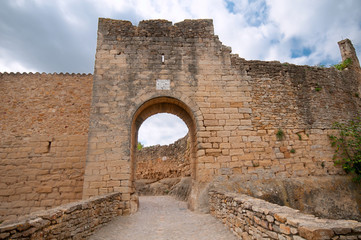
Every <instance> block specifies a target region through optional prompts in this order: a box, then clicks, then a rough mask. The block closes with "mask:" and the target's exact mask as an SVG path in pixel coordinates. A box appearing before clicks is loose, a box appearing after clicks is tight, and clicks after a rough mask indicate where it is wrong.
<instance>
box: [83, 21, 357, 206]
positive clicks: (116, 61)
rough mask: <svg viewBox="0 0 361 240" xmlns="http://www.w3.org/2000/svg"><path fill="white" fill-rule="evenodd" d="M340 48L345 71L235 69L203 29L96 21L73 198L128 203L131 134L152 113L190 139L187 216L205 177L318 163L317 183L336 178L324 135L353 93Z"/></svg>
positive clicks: (301, 169) (303, 169)
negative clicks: (80, 182) (78, 194)
mask: <svg viewBox="0 0 361 240" xmlns="http://www.w3.org/2000/svg"><path fill="white" fill-rule="evenodd" d="M340 46H343V47H344V48H347V49H348V50H347V51H346V50H344V51H342V55H343V57H344V58H346V57H351V58H352V59H354V61H353V62H354V63H355V64H354V66H355V67H354V68H353V69H355V70H350V71H345V72H342V73H340V72H338V71H337V70H335V69H320V68H316V67H300V66H295V65H290V64H281V63H279V62H260V61H245V60H244V59H241V58H239V57H238V56H237V55H233V54H231V49H230V48H229V47H225V46H223V45H222V43H221V42H220V41H219V40H218V37H217V36H215V35H214V32H213V24H212V21H211V20H186V21H184V22H180V23H176V24H174V25H172V23H171V22H168V21H164V20H151V21H142V22H140V23H139V26H138V27H136V26H133V25H132V24H131V23H130V22H128V21H119V20H111V19H100V20H99V30H98V43H97V52H96V61H95V69H94V83H93V97H92V107H91V116H90V127H89V139H88V152H87V161H86V168H85V177H84V188H83V198H87V197H90V196H95V195H99V194H104V193H109V192H117V191H119V192H122V193H123V196H124V200H126V201H130V200H132V196H133V194H134V192H135V190H134V187H133V180H134V165H135V163H134V151H135V149H136V143H137V132H138V129H139V127H140V125H141V123H142V122H143V121H144V120H145V119H146V118H147V117H149V116H151V115H153V114H156V113H161V112H167V113H172V114H175V115H177V116H179V117H180V118H181V119H183V120H184V122H185V123H186V124H187V126H188V128H189V131H190V136H191V142H192V161H191V164H192V166H191V168H192V177H193V188H192V194H191V200H190V206H191V208H193V209H199V210H201V209H202V206H204V204H202V201H203V202H204V201H205V200H204V199H203V198H202V196H203V195H204V192H205V189H206V186H207V184H208V183H209V182H211V181H212V180H213V179H214V177H215V176H228V177H229V176H231V175H237V174H241V175H249V176H251V177H252V178H254V179H258V178H265V179H267V178H288V177H299V176H311V175H317V174H319V173H318V172H317V171H315V169H316V168H317V166H319V164H321V163H322V162H324V163H323V165H324V164H325V163H326V165H325V166H326V168H323V169H322V171H323V172H324V173H323V174H325V175H329V174H331V175H332V174H339V173H340V170H339V169H337V168H334V166H333V164H332V160H331V156H332V150H331V149H330V147H329V143H328V142H327V141H326V138H327V134H328V131H329V129H330V128H331V124H332V122H333V121H335V120H338V119H347V118H350V117H352V116H354V115H355V114H357V111H358V110H360V99H359V98H355V97H353V96H350V95H348V94H347V93H349V92H354V93H356V92H360V88H359V86H360V85H359V84H360V82H359V81H360V78H359V76H360V75H359V74H358V71H359V65H358V61H357V57H356V55H355V54H354V49H353V48H352V45H351V43H350V42H349V41H343V42H341V43H340ZM350 46H351V47H350ZM346 82H347V84H345V83H346ZM318 86H322V87H321V89H322V91H320V92H319V91H315V88H317V87H318ZM331 91H332V94H330V93H331ZM277 131H282V132H283V134H284V139H278V138H277V137H276V132H277ZM314 146H317V147H314ZM291 149H294V150H295V151H296V152H297V153H296V154H293V153H292V152H293V151H290V150H291ZM202 194H203V195H202Z"/></svg>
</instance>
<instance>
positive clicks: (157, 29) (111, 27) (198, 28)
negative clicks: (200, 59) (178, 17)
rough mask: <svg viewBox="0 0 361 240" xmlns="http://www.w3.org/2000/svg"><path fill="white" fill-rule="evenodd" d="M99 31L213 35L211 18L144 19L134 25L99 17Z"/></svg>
mask: <svg viewBox="0 0 361 240" xmlns="http://www.w3.org/2000/svg"><path fill="white" fill-rule="evenodd" d="M98 29H99V32H101V33H102V34H103V35H107V36H121V37H183V38H208V37H214V27H213V20H212V19H196V20H184V21H182V22H179V23H175V24H174V25H173V24H172V22H170V21H167V20H146V21H141V22H139V25H138V26H134V25H133V24H132V23H131V22H130V21H124V20H114V19H109V18H99V26H98Z"/></svg>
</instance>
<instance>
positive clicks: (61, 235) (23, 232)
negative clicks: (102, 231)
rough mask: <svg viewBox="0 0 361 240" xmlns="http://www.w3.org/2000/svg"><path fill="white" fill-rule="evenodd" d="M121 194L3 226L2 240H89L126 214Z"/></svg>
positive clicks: (69, 205) (72, 205)
mask: <svg viewBox="0 0 361 240" xmlns="http://www.w3.org/2000/svg"><path fill="white" fill-rule="evenodd" d="M126 207H127V204H126V203H125V201H124V200H123V199H122V194H121V193H112V194H107V195H103V196H97V197H93V198H90V199H88V200H85V201H79V202H73V203H69V204H66V205H62V206H59V207H57V208H53V209H49V210H46V211H41V212H36V213H33V214H31V215H28V216H24V217H23V218H22V219H21V220H19V221H17V222H3V223H2V224H0V239H86V238H87V237H88V236H89V235H91V234H92V233H93V232H94V231H95V230H96V229H97V228H99V227H100V226H102V225H103V224H105V223H107V222H109V221H111V220H112V219H113V218H114V217H116V216H119V215H123V214H124V213H127V211H126Z"/></svg>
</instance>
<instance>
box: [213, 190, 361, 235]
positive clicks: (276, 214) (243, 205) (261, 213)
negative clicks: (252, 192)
mask: <svg viewBox="0 0 361 240" xmlns="http://www.w3.org/2000/svg"><path fill="white" fill-rule="evenodd" d="M209 203H210V212H211V214H212V215H213V216H215V217H217V218H219V219H221V220H222V221H223V223H224V224H226V225H227V226H228V227H229V228H230V229H231V230H232V231H233V232H234V233H235V234H236V235H237V236H239V237H242V239H244V240H247V239H294V240H302V239H312V240H318V239H361V222H357V221H352V220H331V219H319V218H316V217H315V216H313V215H307V214H303V213H301V212H300V211H298V210H294V209H292V208H289V207H282V206H279V205H276V204H272V203H269V202H266V201H264V200H261V199H257V198H253V197H250V196H247V195H243V194H236V193H226V192H221V191H210V193H209Z"/></svg>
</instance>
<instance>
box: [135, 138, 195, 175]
mask: <svg viewBox="0 0 361 240" xmlns="http://www.w3.org/2000/svg"><path fill="white" fill-rule="evenodd" d="M189 141H190V139H189V137H188V135H186V136H184V137H183V138H181V139H179V140H177V141H176V142H174V143H172V144H169V145H163V146H160V145H156V146H150V147H145V148H142V149H141V150H138V151H137V152H136V159H137V169H136V178H137V179H154V180H161V179H163V178H175V177H186V176H190V175H191V171H190V156H189V154H190V152H189V151H190V149H189V146H190V144H189Z"/></svg>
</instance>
